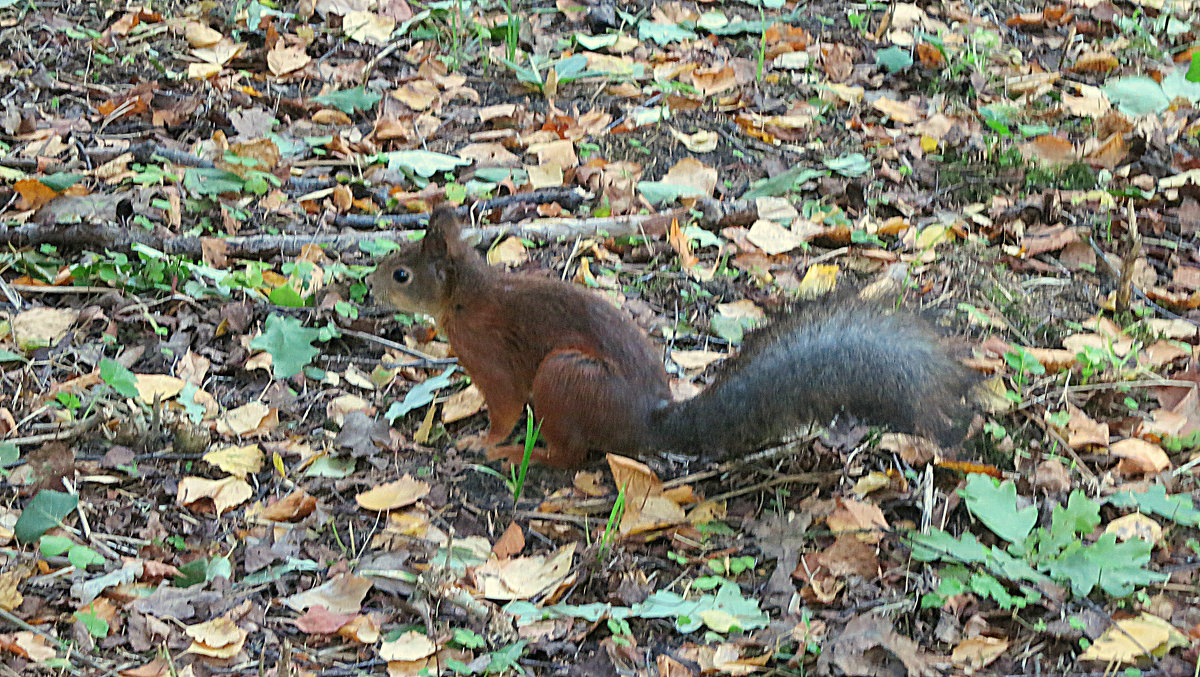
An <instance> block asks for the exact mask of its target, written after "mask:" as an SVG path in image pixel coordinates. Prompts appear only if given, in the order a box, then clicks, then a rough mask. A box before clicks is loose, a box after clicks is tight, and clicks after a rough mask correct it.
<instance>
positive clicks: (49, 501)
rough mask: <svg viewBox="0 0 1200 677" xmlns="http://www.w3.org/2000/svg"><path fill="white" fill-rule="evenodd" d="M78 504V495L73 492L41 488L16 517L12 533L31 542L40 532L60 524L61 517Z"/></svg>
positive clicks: (24, 540) (39, 535) (38, 536)
mask: <svg viewBox="0 0 1200 677" xmlns="http://www.w3.org/2000/svg"><path fill="white" fill-rule="evenodd" d="M78 505H79V497H78V496H76V495H74V494H67V493H63V492H61V491H54V490H53V489H42V490H41V491H39V492H38V493H37V495H36V496H34V497H33V499H32V500H30V501H29V505H26V506H25V510H24V511H23V512H22V513H21V516H20V517H18V518H17V524H16V526H14V527H13V533H15V534H16V536H17V540H18V541H21V542H22V543H33V542H34V541H36V540H37V539H38V538H40V537H41V535H42V534H44V533H46V532H47V531H49V530H50V529H52V528H54V527H56V526H58V525H59V524H61V523H62V520H63V518H64V517H66V516H67V515H70V514H71V512H73V511H74V510H75V508H76V506H78Z"/></svg>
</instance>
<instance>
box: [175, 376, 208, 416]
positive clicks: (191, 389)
mask: <svg viewBox="0 0 1200 677" xmlns="http://www.w3.org/2000/svg"><path fill="white" fill-rule="evenodd" d="M199 392H200V389H199V388H197V387H196V384H194V383H190V382H189V383H187V384H186V385H184V386H183V390H181V391H179V396H178V397H176V398H175V399H176V401H178V402H179V404H180V405H182V406H183V413H184V414H186V415H187V417H188V418H189V419H191V421H192V423H199V422H200V421H203V420H204V411H205V410H204V405H203V404H200V403H199V402H197V401H196V394H197V393H199Z"/></svg>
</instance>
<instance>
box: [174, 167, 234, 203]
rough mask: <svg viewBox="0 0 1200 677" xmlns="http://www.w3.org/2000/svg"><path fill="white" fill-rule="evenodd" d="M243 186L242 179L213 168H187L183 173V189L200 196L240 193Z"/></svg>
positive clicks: (231, 173)
mask: <svg viewBox="0 0 1200 677" xmlns="http://www.w3.org/2000/svg"><path fill="white" fill-rule="evenodd" d="M245 185H246V182H245V181H243V180H242V177H240V176H238V175H237V174H234V173H233V172H227V171H225V170H224V169H217V168H215V167H188V168H187V170H186V171H184V173H183V187H184V188H187V189H188V190H189V191H191V192H193V193H195V194H196V195H200V196H209V195H220V194H221V193H240V192H241V191H242V188H244V187H245Z"/></svg>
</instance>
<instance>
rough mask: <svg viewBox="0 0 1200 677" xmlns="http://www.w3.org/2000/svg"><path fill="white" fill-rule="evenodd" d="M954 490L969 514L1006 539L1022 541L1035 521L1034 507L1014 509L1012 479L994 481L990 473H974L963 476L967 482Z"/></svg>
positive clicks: (1014, 500) (1015, 491)
mask: <svg viewBox="0 0 1200 677" xmlns="http://www.w3.org/2000/svg"><path fill="white" fill-rule="evenodd" d="M958 493H959V495H961V496H962V497H963V498H964V499H965V500H966V503H967V509H968V510H970V511H971V514H972V515H975V517H976V518H978V519H979V521H981V522H983V524H984V525H985V526H986V527H987V528H989V529H991V530H992V531H993V532H994V533H995V534H996V535H997V536H999V537H1001V538H1003V539H1004V540H1006V541H1008V542H1009V543H1014V544H1017V545H1021V544H1023V543H1024V542H1025V539H1026V538H1028V537H1029V532H1030V531H1031V530H1032V529H1033V525H1034V524H1036V523H1037V516H1038V511H1037V507H1035V506H1032V505H1030V506H1026V507H1025V508H1022V509H1020V510H1018V509H1017V485H1015V484H1013V483H1012V482H1005V483H1003V484H997V482H996V480H994V479H992V478H991V477H988V476H987V475H982V474H978V473H976V474H972V475H971V476H970V477H968V478H967V486H966V487H964V488H962V489H960V490H959V492H958Z"/></svg>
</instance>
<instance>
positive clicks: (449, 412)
mask: <svg viewBox="0 0 1200 677" xmlns="http://www.w3.org/2000/svg"><path fill="white" fill-rule="evenodd" d="M483 405H484V398H483V391H481V390H480V389H479V387H478V386H476V385H475V384H474V383H472V384H471V385H469V386H467V387H466V388H464V389H462V390H460V391H458V392H457V393H454V394H453V395H451V396H450V397H448V398H446V401H445V402H443V403H442V422H443V423H453V422H455V421H461V420H463V419H464V418H468V417H471V416H474V415H475V414H478V413H479V412H480V411H481V410H482V409H483Z"/></svg>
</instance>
